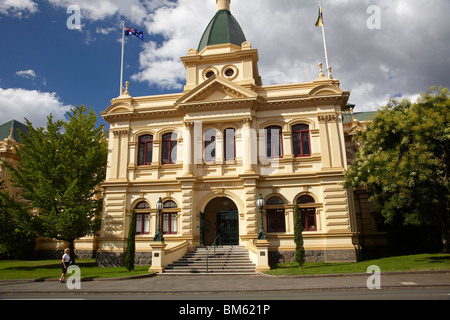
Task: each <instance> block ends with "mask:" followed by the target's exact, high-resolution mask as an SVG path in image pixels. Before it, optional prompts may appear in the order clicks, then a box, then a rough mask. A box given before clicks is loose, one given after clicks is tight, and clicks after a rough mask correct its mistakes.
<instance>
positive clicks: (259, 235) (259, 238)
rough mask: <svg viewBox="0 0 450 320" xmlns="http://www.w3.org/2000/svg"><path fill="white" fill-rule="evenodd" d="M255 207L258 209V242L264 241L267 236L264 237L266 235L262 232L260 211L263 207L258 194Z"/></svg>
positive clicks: (262, 200)
mask: <svg viewBox="0 0 450 320" xmlns="http://www.w3.org/2000/svg"><path fill="white" fill-rule="evenodd" d="M256 205H257V206H258V208H259V220H260V224H259V233H258V240H266V239H267V236H266V233H265V232H264V228H263V216H262V209H263V207H264V199H263V198H262V196H261V194H259V198H258V199H257V200H256Z"/></svg>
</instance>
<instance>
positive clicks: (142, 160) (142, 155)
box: [138, 135, 153, 165]
mask: <svg viewBox="0 0 450 320" xmlns="http://www.w3.org/2000/svg"><path fill="white" fill-rule="evenodd" d="M152 156H153V136H152V135H145V136H141V137H140V138H139V145H138V165H150V164H152Z"/></svg>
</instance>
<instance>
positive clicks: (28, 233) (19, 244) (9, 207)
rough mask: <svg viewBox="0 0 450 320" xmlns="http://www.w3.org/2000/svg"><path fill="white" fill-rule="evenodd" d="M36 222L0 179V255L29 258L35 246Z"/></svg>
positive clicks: (25, 206) (24, 205) (27, 209)
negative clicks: (5, 188) (6, 189)
mask: <svg viewBox="0 0 450 320" xmlns="http://www.w3.org/2000/svg"><path fill="white" fill-rule="evenodd" d="M37 228H38V226H37V223H36V219H35V216H33V214H31V212H30V210H29V208H28V206H27V205H26V204H25V203H22V202H16V201H14V199H13V198H12V197H11V196H10V195H9V194H8V192H7V191H5V190H4V184H3V182H2V181H0V257H5V258H14V259H29V258H31V257H33V253H34V248H35V247H36V238H37V234H38V232H37V230H38V229H37Z"/></svg>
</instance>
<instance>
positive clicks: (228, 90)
mask: <svg viewBox="0 0 450 320" xmlns="http://www.w3.org/2000/svg"><path fill="white" fill-rule="evenodd" d="M257 97H258V95H257V94H256V92H254V91H251V90H249V89H247V88H244V87H242V86H240V85H238V84H236V83H234V82H232V81H229V80H227V79H225V78H223V77H220V76H216V75H214V76H212V77H211V78H209V79H208V80H206V81H205V82H203V83H202V84H200V85H199V86H197V87H196V88H194V89H193V90H191V91H189V92H188V93H186V94H185V95H183V96H182V97H181V98H180V99H178V100H177V102H176V105H183V104H198V103H202V102H205V103H211V102H213V101H215V102H226V101H227V100H234V101H235V100H239V99H243V100H246V99H256V98H257Z"/></svg>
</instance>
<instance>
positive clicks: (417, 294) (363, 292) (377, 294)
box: [0, 287, 450, 301]
mask: <svg viewBox="0 0 450 320" xmlns="http://www.w3.org/2000/svg"><path fill="white" fill-rule="evenodd" d="M0 299H2V300H157V301H158V300H166V301H167V300H169V301H207V300H209V301H212V300H221V301H246V300H247V301H249V300H250V301H264V300H266V301H267V300H274V301H277V300H283V301H286V300H372V301H373V300H450V287H446V288H403V289H381V290H368V289H358V290H320V291H293V292H273V293H271V292H264V293H261V294H258V293H240V294H230V293H217V294H207V295H201V294H194V295H192V294H163V295H157V294H142V293H136V294H121V293H116V294H113V293H107V294H99V293H96V294H89V293H86V294H84V293H81V294H73V293H64V294H48V293H36V294H22V295H14V294H7V295H2V296H0Z"/></svg>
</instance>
